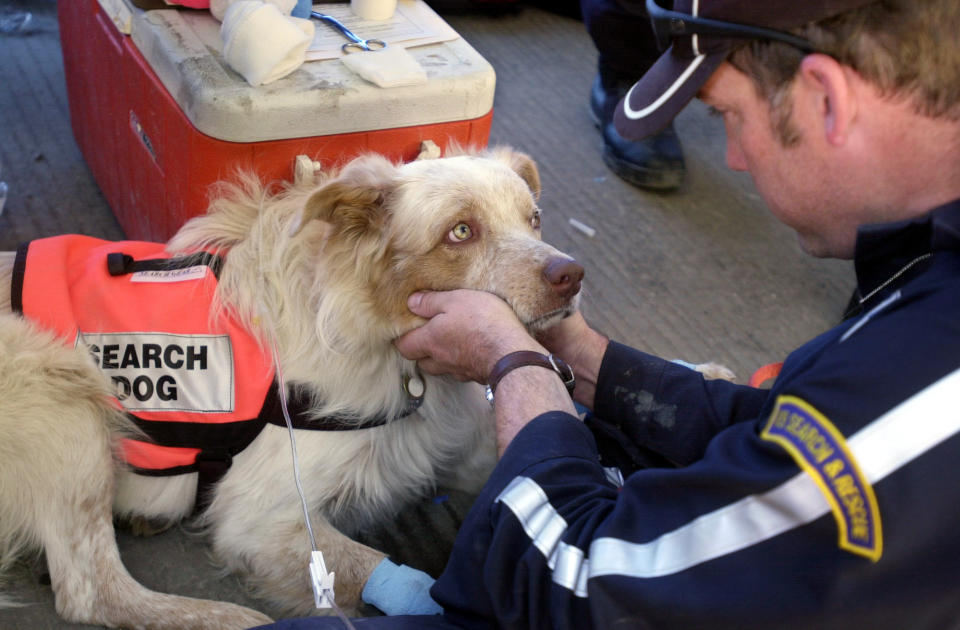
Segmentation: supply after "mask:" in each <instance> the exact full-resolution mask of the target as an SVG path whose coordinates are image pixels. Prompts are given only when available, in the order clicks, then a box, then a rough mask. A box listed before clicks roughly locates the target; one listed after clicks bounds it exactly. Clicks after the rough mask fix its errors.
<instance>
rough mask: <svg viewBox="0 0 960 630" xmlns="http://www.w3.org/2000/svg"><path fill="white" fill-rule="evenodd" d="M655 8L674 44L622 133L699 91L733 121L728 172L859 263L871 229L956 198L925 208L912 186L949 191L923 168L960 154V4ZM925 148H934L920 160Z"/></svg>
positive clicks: (670, 112)
mask: <svg viewBox="0 0 960 630" xmlns="http://www.w3.org/2000/svg"><path fill="white" fill-rule="evenodd" d="M638 1H639V0H638ZM659 1H660V3H661V4H663V3H664V2H666V1H668V0H659ZM647 5H648V7H649V11H650V14H651V16H652V17H653V18H654V26H655V28H656V29H658V30H659V32H658V35H659V36H660V37H661V38H662V41H663V40H666V42H668V43H670V44H671V45H670V48H669V49H668V50H667V51H666V52H665V53H664V55H663V57H661V59H660V60H659V61H658V62H657V64H655V65H654V67H653V68H651V70H650V72H648V73H647V75H645V76H644V77H643V78H642V79H641V80H640V81H639V82H638V83H637V85H636V86H634V88H633V90H632V91H631V92H630V93H629V94H628V95H627V96H626V97H625V98H624V101H623V102H622V103H621V106H620V108H619V111H618V112H617V115H616V118H615V122H616V124H617V126H618V130H619V131H620V133H621V134H623V135H624V136H627V137H633V138H640V137H643V136H645V135H647V134H650V133H653V132H655V131H656V130H657V129H658V128H659V127H660V126H662V125H665V124H666V123H667V122H669V120H670V119H672V118H673V116H675V115H676V113H677V112H679V110H680V109H682V107H683V106H684V105H685V104H686V102H687V101H689V99H690V98H692V97H693V96H694V95H699V96H700V97H701V98H702V99H703V100H704V101H706V102H707V104H709V105H711V106H714V107H715V108H716V109H717V110H719V113H722V114H723V118H724V122H725V124H726V128H727V135H728V147H727V161H728V163H729V164H730V166H731V167H732V168H734V169H737V170H748V171H750V173H751V175H752V176H753V178H754V181H755V182H756V184H757V188H758V190H759V192H760V193H761V195H762V196H763V197H764V199H765V200H766V201H767V203H768V204H769V205H770V207H771V210H772V211H773V212H774V214H776V215H777V216H778V217H779V218H781V219H782V220H783V221H784V222H785V223H787V224H788V225H789V226H791V227H793V228H794V229H795V230H796V231H797V232H798V234H799V236H800V239H801V243H802V245H803V246H804V248H805V249H806V250H807V251H809V252H810V253H813V254H815V255H823V256H843V257H846V256H849V255H851V254H852V250H853V240H854V235H855V232H856V227H857V226H859V225H860V224H862V223H868V222H876V221H884V220H896V219H901V218H907V216H909V213H908V206H910V205H911V204H914V205H918V206H920V205H922V204H924V203H932V204H934V205H935V204H936V203H943V202H945V201H948V200H950V199H952V198H953V197H947V198H940V199H938V198H937V196H936V194H932V195H931V198H930V199H921V197H923V195H918V194H916V188H917V187H916V186H913V187H912V188H913V189H911V186H908V185H901V184H906V183H908V182H906V179H907V178H912V180H918V178H919V179H922V178H924V177H926V178H929V181H916V182H915V183H920V184H924V185H925V188H926V189H927V190H929V191H935V190H938V189H942V188H943V186H940V185H939V184H940V183H941V182H938V181H935V180H934V176H935V175H937V173H935V172H934V171H935V170H936V169H929V168H925V167H923V161H924V160H926V161H927V162H936V161H937V157H941V158H942V157H943V156H945V155H947V154H948V152H949V153H950V154H951V155H953V156H956V157H954V158H953V160H952V162H951V165H950V168H955V167H956V166H957V159H960V46H958V45H957V42H956V39H957V33H958V32H960V7H958V6H957V4H956V0H883V1H877V0H866V1H864V0H811V1H809V2H796V1H795V0H789V1H785V0H677V1H676V2H675V7H674V8H675V9H676V13H670V12H668V10H666V9H664V8H663V7H662V6H660V5H657V4H654V2H653V0H647ZM704 19H706V21H704ZM718 20H719V21H722V22H721V23H719V24H717V23H716V21H718ZM731 23H732V24H731ZM745 25H749V26H745ZM757 27H760V28H765V29H768V30H767V31H759V32H758V31H756V30H755V29H756V28H757ZM944 123H947V126H948V127H949V128H950V131H951V133H948V134H946V136H947V138H946V142H945V141H944V138H943V137H942V136H944V134H943V133H942V131H943V130H944V126H945V125H944ZM900 128H902V129H900ZM898 134H899V135H898ZM925 139H930V140H933V141H931V142H924V143H919V141H920V140H925ZM911 142H913V143H914V144H913V145H912V146H911ZM918 143H919V145H920V146H921V147H923V148H924V150H925V151H926V150H927V148H929V151H927V152H926V154H924V155H920V154H919V153H920V152H918V151H917V150H916V148H917V144H918ZM937 152H939V153H937ZM910 160H912V162H911V161H910ZM940 161H941V162H942V161H943V160H940ZM901 167H903V168H901ZM952 172H954V173H955V172H956V171H955V170H954V171H952ZM900 173H903V177H904V181H898V175H899V174H900ZM918 173H919V174H920V175H918ZM921 176H922V177H921ZM871 177H872V178H873V179H881V181H882V184H883V185H880V186H878V185H877V182H876V181H872V180H871ZM953 179H955V178H953ZM898 194H899V195H900V196H899V198H898ZM939 194H940V195H941V196H943V195H947V194H954V196H956V195H960V191H958V190H956V189H955V188H954V189H953V190H950V191H947V190H940V191H939ZM931 207H932V205H926V206H925V208H921V209H929V208H931Z"/></svg>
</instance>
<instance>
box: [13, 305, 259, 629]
mask: <svg viewBox="0 0 960 630" xmlns="http://www.w3.org/2000/svg"><path fill="white" fill-rule="evenodd" d="M125 428H126V427H125V421H124V418H123V416H122V415H121V414H120V413H119V412H118V411H117V410H115V409H113V408H112V407H111V406H110V404H109V403H108V401H107V399H106V387H105V383H104V381H103V377H102V375H101V374H100V373H99V371H98V370H97V368H96V367H95V366H94V365H93V364H92V363H91V362H90V360H89V357H87V356H86V355H85V353H84V351H82V350H73V349H71V348H66V347H64V346H63V345H62V344H61V342H59V341H58V340H55V339H53V338H52V337H51V336H49V335H46V334H40V333H38V332H37V331H35V330H34V329H32V328H31V327H29V326H27V325H26V323H25V322H23V321H22V320H20V319H19V318H16V317H11V316H5V317H3V318H0V435H2V436H3V438H2V440H0V480H2V483H0V555H9V553H3V552H12V551H16V550H17V549H18V548H23V547H26V546H42V548H43V549H44V551H45V552H46V558H47V565H48V568H49V571H50V579H51V585H52V587H53V592H54V597H55V601H56V608H57V612H58V613H59V614H60V615H61V616H62V617H63V618H64V619H66V620H68V621H73V622H80V623H89V624H97V625H104V626H110V627H124V628H144V629H162V630H183V629H185V628H192V629H195V630H201V629H207V630H220V629H228V628H237V629H239V628H248V627H250V626H254V625H258V624H262V623H266V622H268V621H269V619H268V618H267V617H265V616H264V615H262V614H260V613H258V612H256V611H253V610H250V609H247V608H243V607H241V606H237V605H235V604H229V603H221V602H213V601H207V600H198V599H190V598H186V597H177V596H173V595H165V594H161V593H155V592H153V591H150V590H148V589H146V588H145V587H143V586H142V585H140V584H139V583H138V582H137V581H136V580H134V579H133V578H132V577H131V576H130V575H129V573H127V570H126V569H125V567H124V566H123V563H122V562H121V560H120V554H119V551H118V549H117V544H116V539H115V538H114V530H113V522H112V515H111V511H112V510H111V508H112V502H113V494H114V484H115V479H116V472H117V464H116V462H115V460H114V457H113V448H114V443H115V442H114V441H115V438H116V437H117V432H119V431H123V430H124V429H125Z"/></svg>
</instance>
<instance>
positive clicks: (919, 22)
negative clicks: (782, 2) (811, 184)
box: [729, 0, 960, 146]
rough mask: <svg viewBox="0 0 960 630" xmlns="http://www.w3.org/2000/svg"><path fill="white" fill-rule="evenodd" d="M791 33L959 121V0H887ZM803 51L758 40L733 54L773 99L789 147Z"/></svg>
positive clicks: (895, 93) (924, 108)
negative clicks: (796, 79) (794, 86)
mask: <svg viewBox="0 0 960 630" xmlns="http://www.w3.org/2000/svg"><path fill="white" fill-rule="evenodd" d="M793 32H794V33H796V34H798V35H800V36H802V37H806V38H807V39H808V40H809V41H810V42H811V43H812V44H813V46H814V48H815V49H817V50H819V51H823V52H825V53H827V54H829V55H830V56H831V57H833V58H834V59H836V60H837V61H839V62H840V63H842V64H844V65H847V66H849V67H851V68H853V69H854V70H856V71H857V73H858V74H860V76H862V77H863V78H864V79H866V80H867V81H869V82H870V83H872V84H873V85H874V86H876V87H877V88H878V89H879V91H880V93H881V94H882V95H884V96H886V97H889V98H895V99H899V98H902V99H910V100H911V101H912V102H913V104H914V107H915V110H916V112H917V113H919V114H922V115H924V116H928V117H931V118H947V119H950V120H954V121H960V41H958V40H960V5H958V2H957V0H881V1H879V2H875V3H872V4H868V5H865V6H863V7H860V8H859V9H854V10H853V11H849V12H847V13H844V14H842V15H839V16H836V17H833V18H829V19H826V20H822V21H820V22H816V23H814V24H809V25H807V26H804V27H801V28H798V29H795V30H794V31H793ZM803 56H804V53H803V52H801V51H800V50H798V49H796V48H794V47H792V46H790V45H789V44H784V43H780V42H768V41H752V42H751V43H749V44H748V45H746V46H743V47H741V48H739V49H737V50H735V51H734V52H733V53H732V54H731V55H730V58H729V61H730V63H732V64H733V65H734V67H736V68H737V69H738V70H740V71H741V72H743V73H744V74H746V75H747V76H748V77H750V78H751V79H752V81H753V83H754V85H755V86H756V88H757V91H758V92H759V94H760V95H761V96H762V97H763V98H766V99H767V100H768V101H769V103H770V110H771V120H772V122H773V126H774V130H775V132H776V133H777V135H778V136H779V137H780V140H781V142H782V143H783V144H784V145H785V146H791V145H793V144H796V143H797V142H798V141H799V139H800V133H799V130H798V129H796V127H795V126H794V125H793V124H792V122H791V120H790V115H791V112H790V107H789V103H790V101H789V99H788V98H787V97H788V95H789V92H790V88H791V86H792V84H793V79H794V77H795V75H796V73H797V70H798V69H799V67H800V61H801V60H802V59H803Z"/></svg>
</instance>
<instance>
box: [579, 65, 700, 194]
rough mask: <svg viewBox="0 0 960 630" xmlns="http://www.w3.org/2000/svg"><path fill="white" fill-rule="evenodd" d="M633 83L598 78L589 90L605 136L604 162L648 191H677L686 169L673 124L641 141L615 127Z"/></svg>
mask: <svg viewBox="0 0 960 630" xmlns="http://www.w3.org/2000/svg"><path fill="white" fill-rule="evenodd" d="M631 85H632V83H625V82H612V81H610V82H608V81H603V80H601V78H600V75H599V74H598V75H597V77H596V78H595V79H594V81H593V87H592V88H591V90H590V112H591V114H592V115H593V119H594V123H596V125H597V126H598V127H599V128H600V130H601V132H602V135H603V161H604V162H605V163H606V165H607V166H608V167H609V168H610V170H612V171H613V172H614V173H615V174H616V175H617V176H618V177H620V178H621V179H623V180H624V181H627V182H629V183H631V184H633V185H634V186H639V187H640V188H646V189H649V190H658V191H667V190H675V189H677V188H678V187H679V186H680V184H681V183H682V182H683V175H684V173H685V171H686V167H685V166H684V163H683V150H682V149H681V148H680V139H679V138H677V134H676V131H674V128H673V123H672V122H671V123H670V124H669V125H668V126H667V127H666V128H665V129H663V130H662V131H660V132H658V133H656V134H654V135H652V136H649V137H647V138H644V139H643V140H639V141H631V140H627V139H626V138H624V137H623V136H621V135H620V134H619V133H617V130H616V128H615V127H614V126H613V112H614V110H615V109H616V107H617V103H619V102H620V99H621V98H623V96H624V95H625V94H626V93H627V91H628V90H629V89H630V86H631Z"/></svg>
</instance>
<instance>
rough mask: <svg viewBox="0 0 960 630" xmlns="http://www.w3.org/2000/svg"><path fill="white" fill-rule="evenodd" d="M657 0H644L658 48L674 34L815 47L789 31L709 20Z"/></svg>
mask: <svg viewBox="0 0 960 630" xmlns="http://www.w3.org/2000/svg"><path fill="white" fill-rule="evenodd" d="M658 1H661V2H662V1H663V0H647V14H648V15H649V16H650V21H651V22H652V23H653V32H654V35H656V38H657V46H659V48H660V50H661V51H663V50H666V49H667V48H669V47H670V44H671V40H673V38H674V37H684V36H689V35H710V36H714V37H724V38H737V39H767V40H771V41H777V42H784V43H786V44H790V45H791V46H794V47H796V48H799V49H800V50H802V51H803V52H807V53H810V52H815V48H814V47H813V45H812V44H811V43H810V42H809V41H807V40H806V39H804V38H802V37H797V36H796V35H791V34H790V33H784V32H783V31H775V30H773V29H769V28H762V27H759V26H750V25H748V24H737V23H736V22H724V21H722V20H711V19H709V18H702V17H697V16H695V15H690V14H688V13H680V12H678V11H672V10H670V9H665V8H663V7H662V6H660V4H658Z"/></svg>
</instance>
